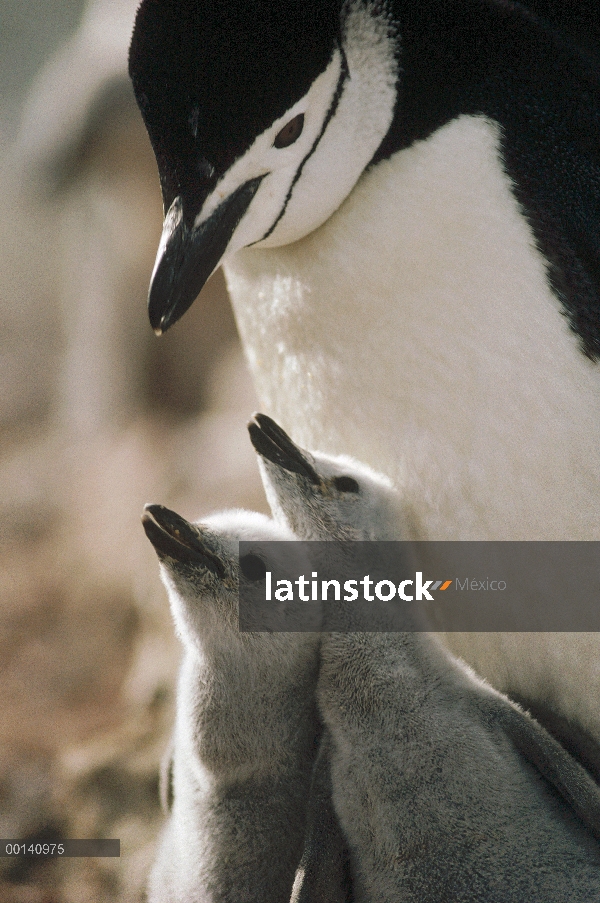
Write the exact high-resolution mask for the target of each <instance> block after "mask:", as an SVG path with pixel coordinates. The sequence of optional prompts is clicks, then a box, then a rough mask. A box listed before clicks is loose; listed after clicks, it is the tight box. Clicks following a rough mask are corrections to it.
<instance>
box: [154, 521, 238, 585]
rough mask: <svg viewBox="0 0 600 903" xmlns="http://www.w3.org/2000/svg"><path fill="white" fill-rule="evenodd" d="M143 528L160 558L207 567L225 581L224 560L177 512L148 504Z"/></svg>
mask: <svg viewBox="0 0 600 903" xmlns="http://www.w3.org/2000/svg"><path fill="white" fill-rule="evenodd" d="M142 525H143V527H144V530H145V531H146V536H147V537H148V539H149V540H150V542H151V543H152V545H153V546H154V549H155V551H156V553H157V555H158V557H159V558H161V559H162V558H165V557H166V558H172V559H174V560H175V561H179V562H181V564H189V565H195V566H196V567H203V568H207V569H208V570H209V571H212V572H213V574H215V575H216V576H217V577H219V578H220V579H223V578H224V576H225V568H224V567H223V563H222V561H221V560H220V559H219V558H218V556H217V555H215V553H214V552H213V551H212V550H211V549H209V548H208V546H207V544H206V542H205V541H203V538H202V535H201V533H200V532H199V531H198V530H197V529H196V527H194V525H193V524H190V523H189V522H188V521H187V520H185V518H183V517H181V516H180V515H179V514H177V513H176V512H175V511H171V509H170V508H165V506H164V505H145V506H144V513H143V515H142Z"/></svg>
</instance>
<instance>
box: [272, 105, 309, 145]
mask: <svg viewBox="0 0 600 903" xmlns="http://www.w3.org/2000/svg"><path fill="white" fill-rule="evenodd" d="M303 128H304V113H298V115H297V116H294V118H293V119H290V121H289V122H288V123H287V124H286V125H284V127H283V128H282V129H281V131H280V132H278V133H277V134H276V135H275V141H274V142H273V147H277V148H281V147H289V146H290V144H293V143H294V141H297V140H298V138H299V137H300V135H301V134H302V129H303Z"/></svg>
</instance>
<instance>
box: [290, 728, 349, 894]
mask: <svg viewBox="0 0 600 903" xmlns="http://www.w3.org/2000/svg"><path fill="white" fill-rule="evenodd" d="M330 742H331V741H330V738H329V734H328V732H327V731H325V732H324V733H323V735H322V738H321V744H320V747H319V752H318V754H317V759H316V762H315V765H314V769H313V777H312V785H311V792H310V797H309V806H308V821H307V830H306V841H305V845H304V852H303V854H302V859H301V860H300V865H299V866H298V870H297V872H296V880H295V882H294V889H293V891H292V897H291V900H290V903H352V901H353V894H352V882H351V877H350V857H349V854H348V850H347V848H346V842H345V839H344V837H343V834H342V831H341V828H340V826H339V824H338V820H337V817H336V814H335V810H334V807H333V800H332V798H331V791H332V786H331V772H330V766H331V759H330V755H329V750H330Z"/></svg>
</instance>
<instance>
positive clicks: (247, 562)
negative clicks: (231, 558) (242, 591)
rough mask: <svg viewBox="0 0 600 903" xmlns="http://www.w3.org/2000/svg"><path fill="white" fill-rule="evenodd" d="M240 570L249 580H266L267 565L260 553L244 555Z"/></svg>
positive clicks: (253, 581) (241, 559)
mask: <svg viewBox="0 0 600 903" xmlns="http://www.w3.org/2000/svg"><path fill="white" fill-rule="evenodd" d="M240 570H241V572H242V574H243V575H244V577H245V578H246V579H247V580H250V581H251V582H252V583H256V582H257V581H258V580H264V579H265V575H266V573H267V567H266V565H265V563H264V561H263V560H262V558H259V557H258V555H252V554H250V555H243V556H242V558H240Z"/></svg>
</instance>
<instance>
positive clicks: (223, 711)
mask: <svg viewBox="0 0 600 903" xmlns="http://www.w3.org/2000/svg"><path fill="white" fill-rule="evenodd" d="M143 525H144V529H145V531H146V534H147V536H148V538H149V539H150V541H151V542H152V544H153V546H154V548H155V550H156V552H157V554H158V557H159V559H160V564H161V576H162V579H163V582H164V584H165V586H166V588H167V591H168V594H169V600H170V603H171V609H172V613H173V618H174V621H175V626H176V630H177V633H178V634H179V637H180V638H181V640H182V643H183V647H184V657H183V662H182V665H181V671H180V676H179V683H178V690H177V713H176V721H175V731H174V738H173V755H172V776H171V780H172V790H173V801H172V808H171V813H170V817H169V820H168V822H167V824H166V826H165V829H164V832H163V836H162V839H161V842H160V846H159V850H158V855H157V859H156V862H155V864H154V867H153V869H152V872H151V875H150V880H149V888H148V899H149V901H150V903H200V901H202V903H209V901H210V903H233V901H235V903H288V901H289V899H290V894H291V891H292V885H293V881H294V873H295V869H296V866H297V864H298V862H299V860H300V856H301V853H302V844H303V840H304V831H305V821H306V799H307V797H308V793H309V788H310V778H311V768H312V763H313V759H314V752H315V744H316V742H317V741H316V738H317V734H318V731H319V725H318V720H317V712H316V702H315V687H316V680H317V672H318V661H317V648H318V641H319V636H318V634H316V633H242V632H240V631H239V629H238V587H239V586H240V581H245V582H246V585H247V586H246V589H247V591H248V592H250V593H253V592H256V593H258V595H259V598H261V597H262V598H263V599H264V577H265V563H264V552H262V553H261V554H262V556H263V557H262V558H260V557H258V556H257V555H254V554H253V553H252V552H249V553H248V554H246V555H244V556H243V557H242V559H241V561H240V563H239V565H238V541H239V540H262V541H267V540H268V541H271V540H287V539H293V536H291V534H290V533H289V532H288V531H287V530H286V529H285V528H283V527H279V526H276V525H275V524H274V523H273V521H271V520H270V519H268V518H267V517H265V516H264V515H260V514H255V513H251V512H248V511H232V512H225V513H222V514H218V515H215V516H213V517H211V518H209V519H207V520H206V521H205V522H203V523H202V524H191V523H188V522H187V521H186V520H184V519H183V518H181V517H180V516H179V515H177V514H175V513H174V512H173V511H170V510H169V509H168V508H164V507H162V506H161V505H148V506H146V509H145V512H144V515H143ZM296 549H298V554H300V549H301V546H300V544H297V543H294V544H293V545H292V546H290V547H286V554H287V556H288V559H289V556H290V555H291V556H293V555H294V554H295V550H296ZM240 567H241V573H240ZM304 608H306V606H304ZM306 615H307V613H306V611H304V612H303V623H306V621H305V620H304V618H305V617H306ZM315 629H317V630H318V629H319V623H318V622H317V621H316V622H315Z"/></svg>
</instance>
